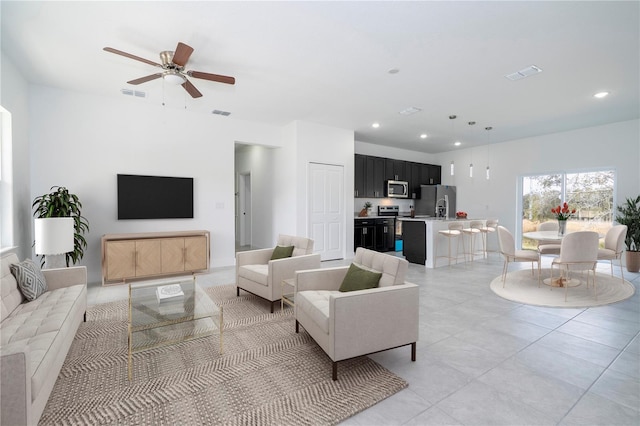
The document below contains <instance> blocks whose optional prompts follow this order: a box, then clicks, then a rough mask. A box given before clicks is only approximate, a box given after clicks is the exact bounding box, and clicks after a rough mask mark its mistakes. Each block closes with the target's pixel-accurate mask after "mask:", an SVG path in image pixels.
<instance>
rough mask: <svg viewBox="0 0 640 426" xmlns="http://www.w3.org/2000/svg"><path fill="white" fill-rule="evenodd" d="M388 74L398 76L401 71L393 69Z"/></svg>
mask: <svg viewBox="0 0 640 426" xmlns="http://www.w3.org/2000/svg"><path fill="white" fill-rule="evenodd" d="M388 72H389V74H398V73H399V72H400V70H399V69H398V68H391V69H390V70H389V71H388Z"/></svg>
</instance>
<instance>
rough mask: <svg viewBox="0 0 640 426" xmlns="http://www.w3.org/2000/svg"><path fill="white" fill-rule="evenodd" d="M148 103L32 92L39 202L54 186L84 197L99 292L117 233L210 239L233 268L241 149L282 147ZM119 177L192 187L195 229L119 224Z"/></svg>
mask: <svg viewBox="0 0 640 426" xmlns="http://www.w3.org/2000/svg"><path fill="white" fill-rule="evenodd" d="M139 100H140V99H136V98H127V97H123V99H120V98H105V97H96V96H90V95H84V94H78V93H73V92H68V91H61V90H58V89H52V88H48V87H39V86H32V87H31V96H30V98H29V104H30V108H29V117H30V119H31V123H30V127H29V130H30V143H31V189H30V199H33V198H35V197H36V196H38V195H41V194H44V193H46V192H49V188H50V187H51V186H52V185H60V186H66V187H67V188H68V189H69V190H70V191H71V192H72V193H75V194H77V195H78V196H79V198H80V200H81V202H82V204H83V215H84V216H85V217H86V218H87V219H88V220H89V224H90V232H89V235H88V238H87V241H88V244H89V247H88V248H87V250H86V252H85V257H84V259H83V260H82V262H81V264H84V265H86V266H87V267H88V270H89V281H90V282H97V281H99V280H100V270H101V269H100V268H101V262H100V258H101V248H100V238H101V236H102V235H103V234H111V233H127V232H155V231H171V230H194V229H206V230H209V231H210V232H211V264H212V267H216V266H223V265H233V264H234V259H235V257H234V256H235V227H234V221H235V220H234V215H235V209H234V192H235V188H234V160H233V159H234V144H235V142H236V141H241V142H244V143H256V144H261V145H270V146H277V145H278V144H280V143H281V130H280V129H279V128H276V127H273V126H266V125H260V124H256V123H247V122H242V121H238V120H229V119H226V118H224V117H218V116H214V115H202V114H197V113H191V112H188V111H187V112H185V111H184V110H182V109H170V108H166V107H162V106H160V105H155V104H152V103H149V102H145V101H144V100H140V101H142V102H138V101H139ZM118 173H131V174H149V175H160V176H186V177H193V178H194V198H195V200H194V201H195V204H194V216H195V217H194V219H175V220H126V221H119V220H117V205H116V195H117V194H116V175H117V174H118Z"/></svg>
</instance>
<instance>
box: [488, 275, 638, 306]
mask: <svg viewBox="0 0 640 426" xmlns="http://www.w3.org/2000/svg"><path fill="white" fill-rule="evenodd" d="M537 274H538V273H537V271H536V272H535V275H534V276H531V270H530V269H521V270H518V271H513V272H509V273H508V274H507V279H506V282H505V283H504V286H503V283H502V275H501V276H499V277H496V278H494V279H493V281H491V285H490V286H491V290H493V292H494V293H496V294H497V295H498V296H500V297H502V298H505V299H508V300H511V301H513V302H520V303H525V304H527V305H536V306H548V307H554V308H588V307H592V306H601V305H608V304H610V303H615V302H620V301H622V300H625V299H628V298H629V297H631V296H633V293H634V292H635V287H634V286H633V284H631V283H630V282H629V281H626V280H625V281H622V279H620V278H619V277H612V276H611V275H609V274H601V273H596V287H597V289H598V297H597V299H596V297H595V295H594V289H593V285H592V281H591V280H592V279H593V275H591V276H590V277H589V287H588V288H587V285H586V274H585V275H583V274H581V273H580V272H577V273H573V274H572V275H571V277H572V278H575V279H576V283H577V282H579V283H580V285H578V286H576V287H569V288H568V289H567V300H566V301H565V300H564V293H565V288H564V287H562V288H560V287H550V286H549V285H545V284H543V283H542V282H541V283H540V287H538V277H537ZM553 274H554V277H555V278H557V277H558V276H559V275H560V274H559V272H558V269H557V268H555V270H554V271H553ZM550 276H551V270H550V269H548V268H546V269H545V268H542V271H541V279H542V280H543V281H544V279H548V278H549V277H550Z"/></svg>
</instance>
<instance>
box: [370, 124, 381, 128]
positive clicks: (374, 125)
mask: <svg viewBox="0 0 640 426" xmlns="http://www.w3.org/2000/svg"><path fill="white" fill-rule="evenodd" d="M371 127H373V128H374V129H377V128H378V127H380V123H373V124H372V125H371Z"/></svg>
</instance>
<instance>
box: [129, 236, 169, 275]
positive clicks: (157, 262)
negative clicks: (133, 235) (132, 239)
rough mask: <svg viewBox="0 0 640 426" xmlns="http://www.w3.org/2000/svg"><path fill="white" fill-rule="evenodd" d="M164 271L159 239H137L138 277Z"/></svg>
mask: <svg viewBox="0 0 640 426" xmlns="http://www.w3.org/2000/svg"><path fill="white" fill-rule="evenodd" d="M161 272H162V264H161V248H160V241H159V240H136V275H135V276H136V277H144V276H146V275H157V274H160V273H161Z"/></svg>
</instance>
